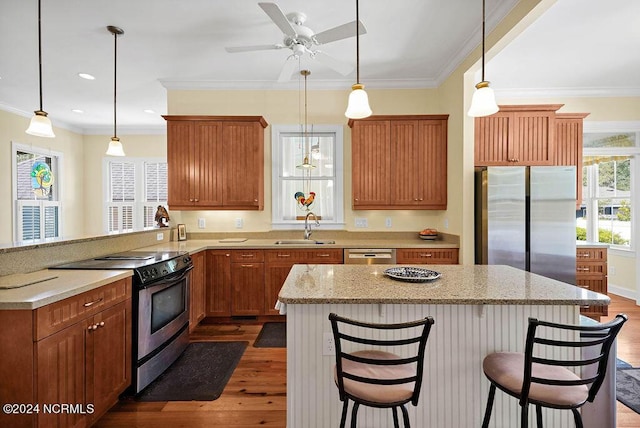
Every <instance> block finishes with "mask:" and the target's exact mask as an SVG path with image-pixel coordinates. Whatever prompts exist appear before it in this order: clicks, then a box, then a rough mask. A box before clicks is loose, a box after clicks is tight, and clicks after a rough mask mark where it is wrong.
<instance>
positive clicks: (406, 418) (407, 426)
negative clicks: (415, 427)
mask: <svg viewBox="0 0 640 428" xmlns="http://www.w3.org/2000/svg"><path fill="white" fill-rule="evenodd" d="M400 408H401V409H402V417H403V418H404V428H411V424H410V423H409V412H407V408H406V407H405V406H404V404H403V405H402V406H400Z"/></svg>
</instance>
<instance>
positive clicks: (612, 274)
mask: <svg viewBox="0 0 640 428" xmlns="http://www.w3.org/2000/svg"><path fill="white" fill-rule="evenodd" d="M615 274H616V267H615V266H609V275H611V276H614V275H615Z"/></svg>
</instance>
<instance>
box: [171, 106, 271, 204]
mask: <svg viewBox="0 0 640 428" xmlns="http://www.w3.org/2000/svg"><path fill="white" fill-rule="evenodd" d="M163 117H164V118H165V119H166V120H167V164H168V170H169V172H168V175H169V177H168V193H169V201H168V204H169V208H170V209H178V210H202V209H220V210H222V209H228V210H261V209H263V207H264V128H266V127H267V122H266V121H265V120H264V118H263V117H262V116H163Z"/></svg>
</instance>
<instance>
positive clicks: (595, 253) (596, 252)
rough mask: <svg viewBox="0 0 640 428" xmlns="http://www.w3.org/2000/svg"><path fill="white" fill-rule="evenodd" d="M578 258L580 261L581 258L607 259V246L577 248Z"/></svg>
mask: <svg viewBox="0 0 640 428" xmlns="http://www.w3.org/2000/svg"><path fill="white" fill-rule="evenodd" d="M576 260H577V261H578V262H580V260H585V261H586V260H593V261H595V260H598V261H606V260H607V249H606V248H577V249H576Z"/></svg>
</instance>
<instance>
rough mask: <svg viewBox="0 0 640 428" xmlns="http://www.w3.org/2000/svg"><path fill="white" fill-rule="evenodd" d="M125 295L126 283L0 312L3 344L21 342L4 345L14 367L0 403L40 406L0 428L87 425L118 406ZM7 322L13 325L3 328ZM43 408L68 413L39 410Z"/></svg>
mask: <svg viewBox="0 0 640 428" xmlns="http://www.w3.org/2000/svg"><path fill="white" fill-rule="evenodd" d="M131 292H132V290H131V278H127V279H122V280H119V281H115V282H113V283H111V284H107V285H105V286H103V287H99V288H96V289H94V290H90V291H87V292H85V293H81V294H78V295H76V296H73V297H69V298H67V299H64V300H60V301H58V302H55V303H51V304H49V305H46V306H42V307H40V308H38V309H35V310H18V311H12V310H8V311H0V324H2V326H3V327H2V328H0V330H1V331H2V334H3V340H4V341H5V342H7V343H12V344H20V346H10V347H7V348H6V349H5V348H4V347H3V359H6V361H7V362H9V361H13V362H14V364H13V365H12V367H11V371H8V372H3V385H5V386H8V389H7V390H5V389H4V387H3V388H1V389H0V391H2V397H1V398H2V401H3V402H5V403H8V402H16V403H18V402H21V403H34V404H35V403H37V404H38V405H39V406H40V412H38V413H37V414H33V415H24V417H22V419H20V418H14V417H13V416H14V415H0V425H2V426H38V427H87V426H90V425H91V424H93V423H94V422H95V421H97V420H98V418H100V417H101V416H102V415H103V414H104V413H105V412H106V411H107V410H108V409H109V408H110V407H111V406H113V405H114V404H115V403H116V402H117V401H118V396H119V395H120V394H121V393H122V392H124V390H125V389H126V388H127V387H128V386H129V385H130V383H131V364H132V356H131V340H132V338H131V332H132V326H131V322H132V320H131V311H132V307H131ZM12 319H14V320H17V319H21V322H20V326H19V327H18V326H17V325H12V326H7V325H6V324H5V323H6V322H7V321H10V320H12ZM18 335H19V337H18ZM9 391H10V393H11V396H10V397H9V396H5V392H6V393H8V392H9ZM45 404H49V405H51V404H53V405H57V404H70V405H73V406H75V407H74V411H73V412H70V411H60V410H61V409H60V408H58V411H57V412H55V411H51V412H46V411H43V408H42V406H44V405H45ZM91 407H93V410H91ZM53 410H55V409H53ZM7 417H8V418H7Z"/></svg>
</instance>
